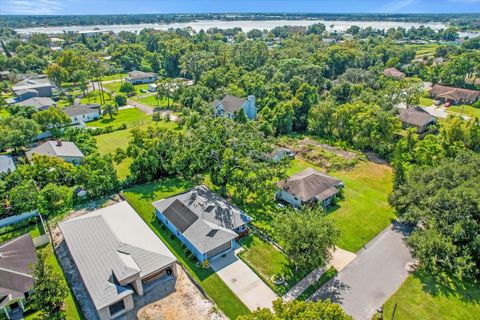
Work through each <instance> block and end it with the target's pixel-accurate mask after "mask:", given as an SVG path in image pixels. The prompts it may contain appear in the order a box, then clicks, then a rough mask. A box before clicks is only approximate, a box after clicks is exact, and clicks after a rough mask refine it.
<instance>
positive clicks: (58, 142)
mask: <svg viewBox="0 0 480 320" xmlns="http://www.w3.org/2000/svg"><path fill="white" fill-rule="evenodd" d="M61 146H62V140H60V139H58V140H57V147H61Z"/></svg>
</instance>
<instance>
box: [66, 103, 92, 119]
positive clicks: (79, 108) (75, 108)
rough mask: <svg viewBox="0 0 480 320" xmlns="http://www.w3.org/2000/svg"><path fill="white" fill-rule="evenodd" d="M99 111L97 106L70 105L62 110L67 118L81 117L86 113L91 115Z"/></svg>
mask: <svg viewBox="0 0 480 320" xmlns="http://www.w3.org/2000/svg"><path fill="white" fill-rule="evenodd" d="M99 110H100V105H99V104H77V105H72V106H69V107H66V108H63V111H64V112H65V113H66V114H67V115H68V116H69V117H76V116H81V115H83V114H88V113H92V112H95V111H99Z"/></svg>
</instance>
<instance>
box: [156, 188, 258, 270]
mask: <svg viewBox="0 0 480 320" xmlns="http://www.w3.org/2000/svg"><path fill="white" fill-rule="evenodd" d="M153 206H154V207H155V210H156V215H157V218H158V219H159V220H160V221H162V223H163V224H164V225H165V226H166V227H167V228H168V229H170V231H171V232H173V234H174V235H175V236H176V237H177V238H178V239H179V240H180V241H181V242H182V243H183V244H184V245H185V246H186V247H187V248H188V250H190V251H191V252H192V253H193V254H194V255H195V256H196V257H197V259H198V260H200V261H201V262H203V261H205V260H207V259H209V260H210V259H212V258H214V257H216V256H219V255H221V254H224V253H226V252H228V251H230V250H232V249H233V248H234V247H235V241H236V239H237V238H238V237H239V236H243V235H244V234H246V233H247V232H248V227H247V224H248V223H249V222H250V221H251V220H252V218H250V217H249V216H248V215H246V214H245V213H244V212H243V211H242V210H240V209H239V208H237V207H236V206H234V205H232V204H230V203H228V202H227V201H226V200H225V199H224V198H222V197H221V196H219V195H218V194H216V193H214V192H212V191H210V189H208V188H207V187H206V186H203V185H202V186H198V187H196V188H193V189H191V190H189V191H187V192H185V193H181V194H178V195H176V196H173V197H170V198H166V199H163V200H160V201H157V202H154V203H153Z"/></svg>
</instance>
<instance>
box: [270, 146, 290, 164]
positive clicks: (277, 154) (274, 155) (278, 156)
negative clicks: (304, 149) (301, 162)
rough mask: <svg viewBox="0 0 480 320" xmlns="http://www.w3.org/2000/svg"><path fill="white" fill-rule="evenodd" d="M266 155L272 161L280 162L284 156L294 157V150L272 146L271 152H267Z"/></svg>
mask: <svg viewBox="0 0 480 320" xmlns="http://www.w3.org/2000/svg"><path fill="white" fill-rule="evenodd" d="M266 156H267V158H268V159H270V160H272V161H273V162H280V161H281V160H283V159H285V158H293V157H295V152H293V151H292V150H290V149H287V148H284V147H278V148H274V149H273V150H272V152H270V153H268V154H267V155H266Z"/></svg>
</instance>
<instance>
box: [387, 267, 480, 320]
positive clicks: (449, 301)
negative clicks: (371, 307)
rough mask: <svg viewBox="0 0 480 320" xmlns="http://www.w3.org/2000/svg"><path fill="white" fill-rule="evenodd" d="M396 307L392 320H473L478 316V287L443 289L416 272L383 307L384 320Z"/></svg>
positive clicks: (455, 285) (468, 284)
mask: <svg viewBox="0 0 480 320" xmlns="http://www.w3.org/2000/svg"><path fill="white" fill-rule="evenodd" d="M395 304H397V307H396V311H395V320H409V319H432V320H434V319H435V320H442V319H445V320H446V319H451V320H455V319H457V320H469V319H471V320H473V319H478V315H479V314H480V287H479V286H478V283H471V282H463V283H462V282H455V283H452V284H451V285H449V286H446V285H443V284H439V283H436V282H435V281H434V280H433V279H432V278H431V277H430V276H427V275H425V274H422V273H420V272H418V271H417V272H414V273H413V274H411V275H410V276H409V277H408V278H407V280H405V282H404V283H403V285H402V286H401V287H400V289H399V290H398V291H397V292H396V293H395V294H394V295H393V296H392V297H391V298H390V299H389V300H388V301H387V302H386V303H385V305H384V317H385V319H390V317H391V315H392V312H393V309H394V306H395Z"/></svg>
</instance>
